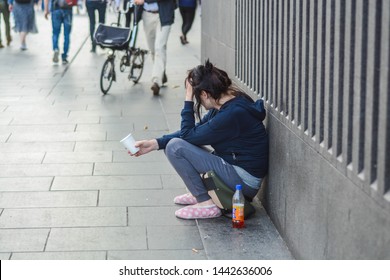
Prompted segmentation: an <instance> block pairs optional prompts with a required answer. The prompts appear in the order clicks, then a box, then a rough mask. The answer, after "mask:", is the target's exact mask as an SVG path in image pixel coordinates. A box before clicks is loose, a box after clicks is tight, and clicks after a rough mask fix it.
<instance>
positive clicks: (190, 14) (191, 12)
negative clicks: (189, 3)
mask: <svg viewBox="0 0 390 280" xmlns="http://www.w3.org/2000/svg"><path fill="white" fill-rule="evenodd" d="M195 11H196V9H194V8H187V11H186V24H185V26H184V30H183V34H184V38H185V39H186V43H188V41H187V34H188V31H190V30H191V27H192V23H193V22H194V19H195Z"/></svg>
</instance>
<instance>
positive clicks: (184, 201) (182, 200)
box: [173, 193, 198, 205]
mask: <svg viewBox="0 0 390 280" xmlns="http://www.w3.org/2000/svg"><path fill="white" fill-rule="evenodd" d="M173 202H175V203H176V204H181V205H194V204H197V203H198V202H197V201H196V198H195V197H194V196H193V195H192V194H191V193H186V194H182V195H178V196H176V197H175V198H174V199H173Z"/></svg>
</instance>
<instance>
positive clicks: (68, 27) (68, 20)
mask: <svg viewBox="0 0 390 280" xmlns="http://www.w3.org/2000/svg"><path fill="white" fill-rule="evenodd" d="M63 12H64V18H63V23H64V52H63V53H62V62H64V63H67V58H68V52H69V45H70V32H71V31H72V17H73V15H72V10H63Z"/></svg>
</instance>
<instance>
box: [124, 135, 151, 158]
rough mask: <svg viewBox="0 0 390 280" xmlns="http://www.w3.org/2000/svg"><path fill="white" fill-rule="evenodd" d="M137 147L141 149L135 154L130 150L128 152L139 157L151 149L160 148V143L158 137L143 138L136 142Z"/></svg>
mask: <svg viewBox="0 0 390 280" xmlns="http://www.w3.org/2000/svg"><path fill="white" fill-rule="evenodd" d="M135 147H137V148H139V151H138V152H136V153H135V154H132V153H131V152H130V151H128V154H129V155H131V156H136V157H139V156H142V155H144V154H147V153H149V152H151V151H155V150H158V143H157V140H156V139H151V140H141V141H136V142H135Z"/></svg>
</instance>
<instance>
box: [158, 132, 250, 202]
mask: <svg viewBox="0 0 390 280" xmlns="http://www.w3.org/2000/svg"><path fill="white" fill-rule="evenodd" d="M165 154H166V156H167V158H168V160H169V162H170V163H171V164H172V166H173V168H175V170H176V172H177V173H178V174H179V176H180V177H181V178H182V180H183V181H184V184H185V185H186V187H187V189H188V190H189V191H190V192H191V194H192V195H193V196H195V197H196V200H197V201H198V202H203V201H206V200H209V199H210V196H209V195H208V190H207V188H206V187H205V185H204V184H203V181H202V178H201V176H200V174H203V173H206V172H208V171H211V170H213V171H214V172H215V173H216V174H217V175H218V176H219V177H220V178H221V179H222V181H224V182H225V184H226V185H227V186H229V188H231V189H232V190H234V191H235V187H236V185H242V188H243V193H244V195H245V196H246V197H248V198H253V197H254V196H255V195H256V194H257V192H258V190H255V189H253V188H251V187H249V186H247V185H246V184H245V183H244V182H243V180H242V179H241V177H240V176H239V175H238V174H237V172H236V170H235V169H234V167H233V165H231V164H229V163H227V162H225V161H224V160H223V159H222V158H220V157H218V156H216V155H213V154H211V153H210V152H208V151H206V150H205V149H202V148H200V147H197V146H195V145H192V144H190V143H189V142H187V141H185V140H183V139H180V138H174V139H172V140H170V141H169V142H168V144H167V146H166V147H165Z"/></svg>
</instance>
